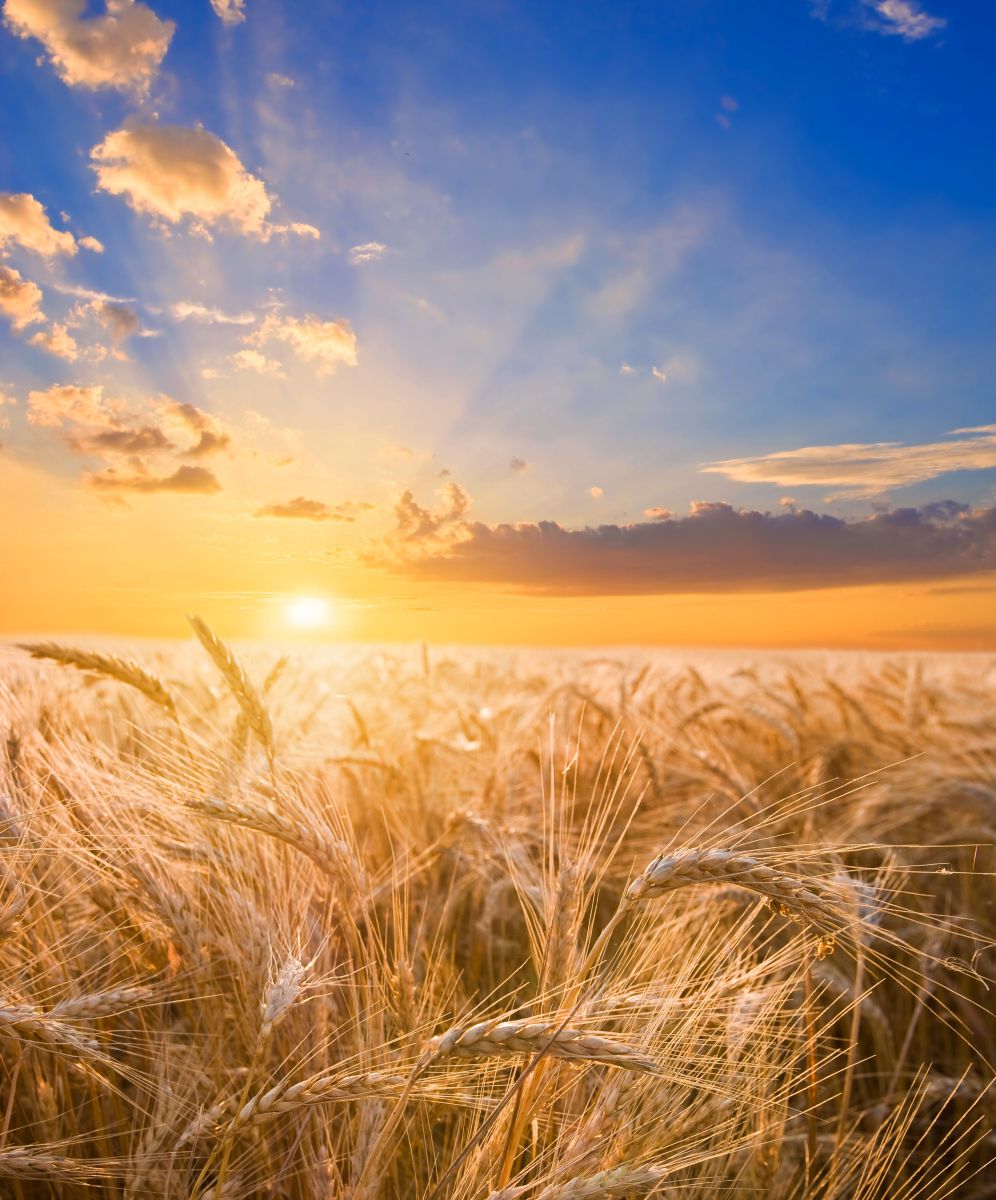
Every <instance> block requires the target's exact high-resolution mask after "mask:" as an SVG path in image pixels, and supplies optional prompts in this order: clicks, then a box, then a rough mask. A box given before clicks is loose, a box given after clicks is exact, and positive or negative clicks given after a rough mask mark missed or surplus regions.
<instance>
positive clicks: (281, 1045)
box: [0, 619, 996, 1200]
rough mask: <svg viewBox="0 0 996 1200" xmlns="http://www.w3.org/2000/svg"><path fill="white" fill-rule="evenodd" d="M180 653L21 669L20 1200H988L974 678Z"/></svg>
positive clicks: (800, 665)
mask: <svg viewBox="0 0 996 1200" xmlns="http://www.w3.org/2000/svg"><path fill="white" fill-rule="evenodd" d="M193 623H194V632H195V634H196V638H195V639H192V640H191V642H190V644H189V645H188V646H180V647H171V648H169V649H157V648H156V647H148V646H147V647H137V646H132V647H125V648H124V649H122V647H120V646H118V647H117V648H116V649H115V650H113V651H111V650H108V649H107V648H105V647H101V648H99V649H98V648H94V647H93V646H88V645H85V644H83V643H80V644H79V645H72V646H70V645H68V644H67V645H62V644H52V643H43V644H34V645H32V646H31V647H29V648H20V647H13V646H8V647H5V648H4V649H3V650H2V651H0V720H2V734H3V738H2V743H0V1072H2V1075H0V1194H2V1195H3V1196H10V1197H12V1198H16V1200H27V1198H29V1197H36V1196H38V1197H46V1196H58V1197H63V1196H64V1197H84V1196H86V1197H91V1196H92V1197H102V1196H106V1197H129V1198H135V1200H137V1198H141V1197H163V1198H167V1197H168V1198H173V1197H177V1198H179V1197H184V1198H185V1197H197V1198H199V1200H207V1198H208V1197H214V1198H218V1197H221V1196H226V1197H233V1198H236V1197H245V1198H247V1200H250V1198H253V1200H255V1198H257V1197H259V1198H262V1197H280V1198H287V1200H317V1198H319V1197H322V1198H325V1197H328V1198H336V1200H338V1198H340V1197H342V1198H346V1197H348V1198H350V1200H375V1198H377V1200H381V1198H393V1197H415V1198H419V1200H444V1198H446V1200H471V1198H482V1200H483V1198H489V1200H499V1198H500V1200H513V1198H515V1200H517V1198H519V1197H522V1198H523V1200H568V1198H571V1200H596V1198H601V1197H651V1196H655V1197H657V1196H659V1197H682V1198H684V1197H688V1198H693V1197H695V1198H699V1197H701V1198H704V1197H772V1198H775V1200H789V1198H791V1197H799V1198H802V1197H807V1198H810V1197H820V1198H823V1197H825V1198H827V1200H829V1198H831V1197H834V1198H844V1197H853V1198H855V1200H858V1198H860V1200H870V1198H872V1197H879V1198H881V1200H901V1198H909V1200H912V1198H913V1197H935V1196H946V1195H952V1196H961V1197H966V1198H972V1197H983V1196H992V1195H994V1194H996V1190H994V1185H993V1183H992V1175H991V1174H990V1173H989V1172H990V1171H991V1169H992V1168H991V1167H989V1166H987V1164H990V1163H991V1161H992V1159H993V1155H994V1152H996V1141H994V1136H993V1132H992V1116H993V1112H994V1109H996V1104H994V1099H996V1096H994V1092H993V1090H991V1089H990V1083H991V1081H992V1079H993V1074H994V1068H993V1061H994V1059H996V1035H994V1022H993V995H992V992H991V991H990V985H989V983H988V982H987V981H988V979H989V978H990V977H991V976H992V975H993V962H994V959H993V949H992V947H993V940H992V939H993V936H994V933H996V909H994V903H993V895H994V893H993V881H992V872H993V869H994V858H993V842H994V838H996V832H994V831H996V712H994V707H993V698H994V690H996V661H994V660H993V659H992V658H988V657H971V656H965V657H963V658H955V657H951V658H940V657H938V658H933V657H928V656H925V657H915V656H908V657H901V658H885V657H877V656H862V655H835V656H830V655H807V656H797V657H795V658H792V657H789V656H772V657H757V656H756V657H754V658H753V659H749V658H747V657H742V658H737V657H735V656H730V655H725V656H723V655H714V656H708V655H702V656H699V657H697V658H685V659H682V658H680V657H675V656H671V655H666V654H658V655H655V654H652V653H642V652H641V653H637V652H634V653H632V654H619V655H618V656H616V655H606V656H599V655H594V654H583V653H580V652H579V653H576V654H568V653H555V652H549V653H548V652H535V653H533V652H521V653H505V652H498V651H481V652H474V651H463V650H461V651H458V652H457V651H453V652H445V651H442V650H438V651H437V650H426V649H419V648H415V649H411V650H409V649H394V650H386V651H377V650H362V649H359V648H349V649H327V650H324V649H323V650H315V651H310V650H309V651H307V652H305V653H301V652H300V651H299V652H298V653H297V654H296V656H293V657H291V658H288V657H283V656H280V655H279V654H278V653H277V652H276V651H275V650H274V651H269V650H267V649H265V648H259V647H257V648H254V649H247V650H245V651H243V650H242V649H241V648H239V649H238V650H236V651H233V649H232V648H231V647H229V646H227V645H225V644H224V643H223V642H221V641H220V640H219V639H218V638H217V637H215V635H214V634H213V633H212V632H211V630H210V629H208V627H207V626H206V625H204V624H203V623H201V622H198V621H196V619H195V620H194V622H193ZM32 654H33V655H34V657H31V655H32Z"/></svg>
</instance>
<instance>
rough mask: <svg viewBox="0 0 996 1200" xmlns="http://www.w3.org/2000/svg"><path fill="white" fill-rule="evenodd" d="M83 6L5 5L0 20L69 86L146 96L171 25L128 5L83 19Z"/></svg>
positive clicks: (81, 2)
mask: <svg viewBox="0 0 996 1200" xmlns="http://www.w3.org/2000/svg"><path fill="white" fill-rule="evenodd" d="M86 7H87V6H86V0H5V3H4V7H3V15H4V21H5V23H6V24H7V26H8V28H9V29H10V30H11V31H12V32H13V33H15V34H16V35H17V36H18V37H22V38H36V39H37V40H38V41H39V42H41V44H42V45H43V46H44V47H45V51H46V53H47V54H48V57H49V60H50V61H51V63H52V66H53V67H54V68H55V73H56V74H57V75H58V76H59V78H60V79H61V80H62V81H63V82H64V83H67V84H69V85H70V86H71V87H84V88H118V89H119V90H121V91H135V92H145V91H147V90H148V87H149V84H150V82H151V81H152V79H153V78H154V76H155V74H156V72H157V71H158V70H159V65H160V63H161V62H162V60H163V58H164V56H165V54H166V51H167V50H168V49H169V44H170V39H171V38H172V36H173V30H174V29H175V28H176V26H175V25H174V23H173V22H172V21H162V20H160V19H159V17H157V16H156V14H155V13H154V12H153V11H152V9H151V8H148V7H147V6H146V5H144V4H138V3H133V2H132V0H107V4H106V7H105V11H104V12H103V13H102V14H101V15H99V16H92V17H87V16H85V15H84V14H85V11H86Z"/></svg>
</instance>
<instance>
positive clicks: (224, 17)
mask: <svg viewBox="0 0 996 1200" xmlns="http://www.w3.org/2000/svg"><path fill="white" fill-rule="evenodd" d="M211 7H212V8H213V9H214V12H215V16H217V17H218V18H219V20H221V21H224V23H225V24H226V25H239V24H240V23H241V22H242V21H244V20H245V19H246V0H211Z"/></svg>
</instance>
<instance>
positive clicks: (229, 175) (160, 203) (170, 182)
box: [90, 125, 319, 241]
mask: <svg viewBox="0 0 996 1200" xmlns="http://www.w3.org/2000/svg"><path fill="white" fill-rule="evenodd" d="M90 157H91V159H92V160H93V169H94V171H95V172H96V174H97V187H98V189H100V190H101V191H105V192H110V193H111V194H112V195H115V196H122V197H123V198H124V199H125V201H126V202H127V203H128V205H129V206H130V207H131V208H133V209H134V210H135V211H136V212H140V213H145V214H147V215H148V216H151V217H153V218H155V219H156V220H158V221H160V222H162V223H163V224H166V225H177V224H180V223H181V222H183V221H187V222H188V223H189V225H190V227H191V228H192V229H193V231H194V232H197V233H201V234H205V235H209V234H210V228H211V227H212V226H215V225H227V226H229V227H231V228H234V229H236V230H238V231H239V232H240V233H243V234H245V235H246V236H248V237H256V238H259V239H261V240H262V241H267V240H269V238H270V237H272V236H273V235H274V234H288V233H291V234H298V235H303V236H307V237H318V236H319V233H318V230H317V229H315V227H314V226H313V225H305V224H303V223H301V222H294V223H291V224H289V225H274V224H272V223H271V222H270V220H269V215H270V210H271V209H272V207H273V200H272V198H271V197H270V195H269V194H268V192H267V190H266V186H265V185H264V183H263V181H262V180H261V179H257V178H256V176H255V175H252V174H250V172H248V171H247V170H246V169H245V167H244V166H243V165H242V163H241V162H240V161H239V158H238V155H237V154H236V153H235V152H234V151H233V150H232V149H231V148H230V147H229V146H226V145H225V143H224V142H223V141H222V140H221V138H219V137H215V135H214V134H213V133H209V132H208V131H207V130H206V129H201V128H199V127H198V128H194V129H188V128H186V127H184V126H180V125H133V126H130V127H128V126H126V127H124V128H122V129H117V130H115V131H114V132H113V133H109V134H108V135H107V137H105V138H104V140H103V141H102V142H101V143H100V144H99V145H97V146H94V147H93V149H92V150H91V151H90Z"/></svg>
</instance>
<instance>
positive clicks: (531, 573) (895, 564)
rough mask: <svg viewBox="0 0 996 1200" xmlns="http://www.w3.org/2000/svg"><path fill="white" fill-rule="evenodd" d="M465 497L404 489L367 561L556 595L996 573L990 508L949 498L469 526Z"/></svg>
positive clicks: (791, 587)
mask: <svg viewBox="0 0 996 1200" xmlns="http://www.w3.org/2000/svg"><path fill="white" fill-rule="evenodd" d="M451 486H453V487H456V485H451ZM457 490H458V491H460V489H457ZM460 495H461V497H462V499H460V500H458V501H456V502H454V501H453V500H452V498H450V500H449V503H448V506H447V507H446V508H444V509H443V510H442V511H441V512H431V511H429V510H428V509H425V508H422V507H421V506H420V505H419V504H417V503H416V501H415V500H414V497H412V495H411V493H410V492H406V493H405V494H404V496H402V498H401V500H400V501H399V503H398V505H397V509H396V517H397V528H396V531H395V533H394V535H393V536H392V538H391V539H390V540H389V542H388V545H387V550H386V553H384V554H381V555H377V554H371V555H370V561H372V562H376V563H378V564H379V565H381V566H386V567H388V568H389V569H392V570H395V571H398V572H401V573H403V574H406V575H408V576H410V577H412V578H418V579H423V580H446V581H460V582H467V583H493V584H499V585H502V584H504V585H508V586H510V587H515V588H521V589H527V590H533V591H538V592H544V593H547V594H560V595H572V594H573V595H624V594H641V593H642V594H654V593H660V594H664V593H681V592H684V593H689V592H759V591H796V590H804V589H807V588H827V587H847V586H856V585H860V584H879V583H893V582H900V581H916V580H935V579H937V580H939V579H945V578H950V577H954V576H964V575H969V574H974V573H978V572H983V571H993V570H996V508H989V509H982V510H970V509H969V508H968V507H967V506H966V505H963V504H959V503H957V502H955V501H950V500H949V501H942V502H940V503H937V504H929V505H926V506H925V507H923V508H899V509H894V510H892V511H889V512H878V513H875V514H874V515H872V516H870V517H867V518H865V519H859V520H850V521H848V520H843V519H841V518H838V517H834V516H829V515H827V514H818V513H814V512H810V511H808V510H805V509H804V510H789V511H782V512H778V513H775V514H772V513H768V512H754V511H746V510H738V509H734V508H733V507H732V506H731V505H729V504H724V503H710V502H705V501H699V502H696V503H695V504H693V505H692V511H691V514H690V515H689V516H686V517H683V518H679V519H674V518H663V517H658V518H657V519H655V520H653V521H647V522H640V523H637V524H632V525H600V526H597V527H587V528H584V529H565V528H564V527H563V526H561V525H559V524H557V523H556V522H554V521H541V522H539V523H538V524H521V525H505V524H502V525H486V524H484V523H482V522H480V521H466V520H464V519H463V513H464V512H465V511H466V504H467V497H466V493H464V492H462V491H461V492H460Z"/></svg>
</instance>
